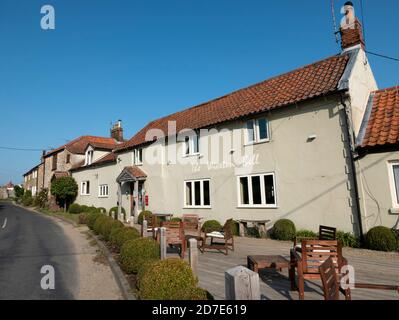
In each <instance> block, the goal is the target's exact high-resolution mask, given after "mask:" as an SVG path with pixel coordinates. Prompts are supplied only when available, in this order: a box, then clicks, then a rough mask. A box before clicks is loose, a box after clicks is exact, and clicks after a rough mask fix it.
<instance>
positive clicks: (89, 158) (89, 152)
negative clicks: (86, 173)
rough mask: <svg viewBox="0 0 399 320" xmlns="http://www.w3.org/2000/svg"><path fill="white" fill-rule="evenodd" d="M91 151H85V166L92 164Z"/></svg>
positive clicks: (92, 152)
mask: <svg viewBox="0 0 399 320" xmlns="http://www.w3.org/2000/svg"><path fill="white" fill-rule="evenodd" d="M93 154H94V151H93V150H87V152H86V166H89V165H91V164H92V163H93Z"/></svg>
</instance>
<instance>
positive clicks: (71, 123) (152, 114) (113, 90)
mask: <svg viewBox="0 0 399 320" xmlns="http://www.w3.org/2000/svg"><path fill="white" fill-rule="evenodd" d="M335 2H336V14H337V16H338V21H339V8H340V6H341V5H342V4H343V3H344V2H345V1H338V0H335ZM354 3H355V6H356V7H357V8H358V9H359V10H358V13H360V7H359V1H356V0H355V1H354ZM45 4H50V5H53V6H54V8H55V13H56V29H55V30H50V31H44V30H42V29H41V28H40V20H41V17H42V15H41V14H40V8H41V6H42V5H45ZM398 11H399V2H397V1H392V0H379V1H377V0H367V1H364V13H365V23H366V41H367V46H368V50H370V51H376V52H379V53H382V54H386V55H391V56H394V57H399V43H398V41H397V37H398V36H397V32H398V30H399V20H398V19H397V12H398ZM332 30H333V27H332V18H331V10H330V1H329V0H307V1H297V0H279V1H264V0H245V1H244V0H235V1H232V0H168V1H165V0H157V1H154V0H145V1H144V0H141V1H136V0H79V1H78V0H43V1H37V0H0V43H1V50H0V110H1V114H0V120H1V121H0V123H1V132H2V134H1V135H0V147H17V148H33V149H43V148H45V149H48V148H51V147H57V146H60V145H62V144H64V143H65V142H66V141H68V140H72V139H74V138H76V137H78V136H80V135H85V134H90V135H100V136H108V135H109V128H110V122H111V121H116V120H118V119H122V120H123V125H124V129H125V136H126V137H127V138H130V137H131V136H132V135H133V134H134V133H135V132H136V131H137V130H139V129H140V128H141V127H142V126H144V125H145V124H146V123H147V122H148V121H151V120H153V119H155V118H158V117H160V116H164V115H167V114H169V113H172V112H175V111H178V110H181V109H184V108H186V107H190V106H192V105H195V104H198V103H201V102H205V101H207V100H210V99H213V98H216V97H218V96H221V95H224V94H226V93H229V92H231V91H233V90H236V89H239V88H242V87H244V86H247V85H250V84H253V83H256V82H259V81H262V80H265V79H267V78H269V77H271V76H274V75H277V74H280V73H283V72H286V71H289V70H292V69H294V68H296V67H300V66H302V65H304V64H308V63H312V62H314V61H316V60H320V59H323V58H326V57H328V56H331V55H334V54H336V53H338V52H339V47H338V46H337V44H336V43H335V39H334V35H333V32H332ZM370 60H371V64H372V67H373V70H374V72H375V75H376V78H377V81H378V84H379V86H380V87H381V88H382V87H388V86H393V85H397V84H399V81H398V80H399V79H398V75H399V63H398V62H391V61H388V60H384V59H380V58H374V57H370ZM39 159H40V152H26V151H25V152H23V151H9V150H2V149H0V184H3V183H5V182H7V181H8V180H10V179H11V180H13V181H14V182H21V180H22V178H21V175H22V173H24V172H25V171H27V170H28V169H30V168H31V167H33V166H34V165H36V164H37V163H38V162H39Z"/></svg>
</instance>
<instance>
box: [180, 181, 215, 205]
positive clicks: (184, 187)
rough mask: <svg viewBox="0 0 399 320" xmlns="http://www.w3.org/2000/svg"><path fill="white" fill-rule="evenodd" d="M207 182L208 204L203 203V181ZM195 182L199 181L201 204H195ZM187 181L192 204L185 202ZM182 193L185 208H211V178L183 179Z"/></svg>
mask: <svg viewBox="0 0 399 320" xmlns="http://www.w3.org/2000/svg"><path fill="white" fill-rule="evenodd" d="M205 181H208V182H209V205H204V200H205V198H204V182H205ZM195 182H200V198H201V205H195ZM187 183H191V199H192V203H193V204H192V205H188V204H187V194H186V185H187ZM183 194H184V204H183V208H185V209H211V208H212V197H211V179H197V180H185V181H184V184H183Z"/></svg>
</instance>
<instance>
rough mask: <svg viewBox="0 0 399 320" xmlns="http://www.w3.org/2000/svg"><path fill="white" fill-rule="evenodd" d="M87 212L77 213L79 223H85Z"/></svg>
mask: <svg viewBox="0 0 399 320" xmlns="http://www.w3.org/2000/svg"><path fill="white" fill-rule="evenodd" d="M87 217H88V214H87V213H81V214H79V224H87Z"/></svg>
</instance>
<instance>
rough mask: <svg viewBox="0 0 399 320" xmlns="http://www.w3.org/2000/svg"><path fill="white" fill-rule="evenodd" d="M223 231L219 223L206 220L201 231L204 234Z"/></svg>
mask: <svg viewBox="0 0 399 320" xmlns="http://www.w3.org/2000/svg"><path fill="white" fill-rule="evenodd" d="M222 229H223V226H222V225H221V224H220V222H219V221H216V220H208V221H206V222H205V223H204V224H203V225H202V230H203V231H204V232H205V233H209V232H213V231H220V230H222Z"/></svg>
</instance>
